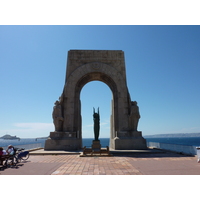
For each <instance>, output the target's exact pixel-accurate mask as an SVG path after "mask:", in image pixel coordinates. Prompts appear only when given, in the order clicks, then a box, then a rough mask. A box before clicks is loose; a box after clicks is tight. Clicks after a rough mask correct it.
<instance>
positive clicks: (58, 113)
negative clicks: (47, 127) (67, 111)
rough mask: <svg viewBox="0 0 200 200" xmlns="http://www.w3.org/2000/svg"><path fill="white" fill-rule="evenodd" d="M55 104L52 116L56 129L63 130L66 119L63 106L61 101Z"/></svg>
mask: <svg viewBox="0 0 200 200" xmlns="http://www.w3.org/2000/svg"><path fill="white" fill-rule="evenodd" d="M54 104H55V106H54V107H53V113H52V117H53V123H54V125H55V131H62V125H63V121H64V118H63V116H62V107H61V105H60V102H59V101H56V102H55V103H54Z"/></svg>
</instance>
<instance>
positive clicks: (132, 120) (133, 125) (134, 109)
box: [129, 101, 140, 131]
mask: <svg viewBox="0 0 200 200" xmlns="http://www.w3.org/2000/svg"><path fill="white" fill-rule="evenodd" d="M130 110H131V111H130V116H129V128H130V129H131V130H133V131H137V127H138V122H139V119H140V112H139V107H138V106H137V101H131V109H130Z"/></svg>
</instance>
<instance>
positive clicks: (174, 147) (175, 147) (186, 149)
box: [147, 142, 197, 155]
mask: <svg viewBox="0 0 200 200" xmlns="http://www.w3.org/2000/svg"><path fill="white" fill-rule="evenodd" d="M147 146H148V147H154V148H158V149H164V150H169V151H174V152H177V153H183V154H187V155H197V150H196V147H195V146H188V145H179V144H166V143H158V142H147Z"/></svg>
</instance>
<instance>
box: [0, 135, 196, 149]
mask: <svg viewBox="0 0 200 200" xmlns="http://www.w3.org/2000/svg"><path fill="white" fill-rule="evenodd" d="M143 137H144V138H145V139H146V141H147V142H158V143H165V144H178V145H187V146H196V147H200V137H158V138H156V137H152V138H149V137H145V136H143ZM99 139H100V141H101V146H102V147H106V146H109V140H110V139H109V138H99ZM45 140H46V139H37V140H36V139H35V138H21V139H20V140H4V139H0V147H3V148H7V146H8V145H13V146H16V147H18V148H19V147H21V148H25V149H26V147H27V148H30V146H31V145H33V146H34V145H38V147H44V144H45ZM93 140H94V139H93V138H83V140H82V146H83V147H84V146H86V147H90V146H91V144H92V141H93ZM28 145H29V147H28Z"/></svg>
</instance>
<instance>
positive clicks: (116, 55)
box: [45, 50, 146, 150]
mask: <svg viewBox="0 0 200 200" xmlns="http://www.w3.org/2000/svg"><path fill="white" fill-rule="evenodd" d="M90 81H102V82H104V83H105V84H107V85H108V86H109V88H110V89H111V91H112V93H113V100H112V103H111V129H110V130H111V133H110V147H111V148H112V149H145V148H146V141H145V140H144V138H142V135H141V132H137V130H136V128H135V126H132V127H131V125H130V124H131V123H130V113H131V98H130V95H129V92H128V88H127V83H126V70H125V59H124V52H123V51H121V50H115V51H111V50H70V51H69V52H68V60H67V71H66V80H65V86H64V90H63V93H62V95H61V97H60V99H59V105H60V106H61V108H62V117H63V126H62V129H60V128H59V133H55V134H53V133H51V134H50V139H48V140H47V142H46V144H45V149H47V150H48V149H54V148H55V149H60V150H62V149H66V148H71V149H74V148H77V149H80V148H82V120H81V102H80V92H81V90H82V88H83V87H84V85H85V84H87V83H88V82H90ZM134 131H136V132H134ZM133 132H134V133H133ZM70 134H72V135H73V137H72V138H70V137H69V136H70ZM124 134H125V135H124ZM136 135H137V136H136ZM124 137H126V138H124ZM70 145H71V146H70Z"/></svg>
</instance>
